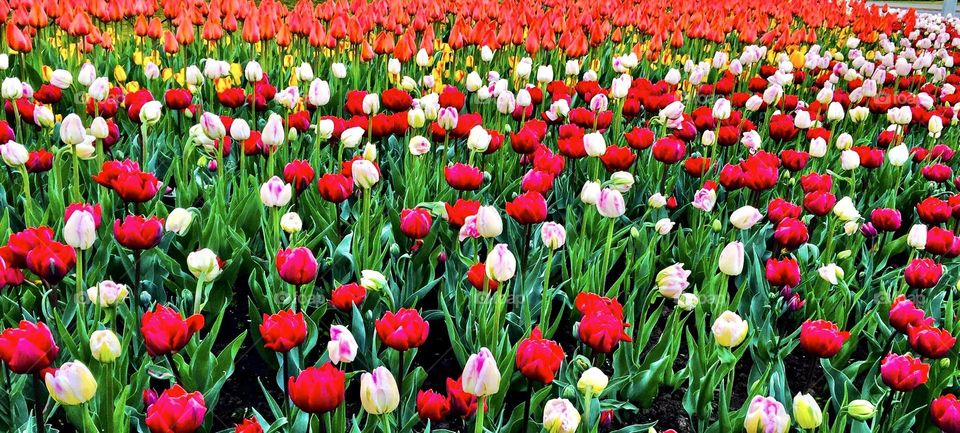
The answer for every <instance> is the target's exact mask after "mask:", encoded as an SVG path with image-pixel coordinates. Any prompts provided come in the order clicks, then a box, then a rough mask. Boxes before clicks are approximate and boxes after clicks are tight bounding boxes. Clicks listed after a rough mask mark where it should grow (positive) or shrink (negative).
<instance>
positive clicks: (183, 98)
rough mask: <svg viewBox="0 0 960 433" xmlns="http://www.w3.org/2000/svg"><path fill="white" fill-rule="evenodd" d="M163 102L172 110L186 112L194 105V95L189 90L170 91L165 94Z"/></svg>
mask: <svg viewBox="0 0 960 433" xmlns="http://www.w3.org/2000/svg"><path fill="white" fill-rule="evenodd" d="M163 101H164V102H165V103H166V104H167V108H169V109H171V110H177V111H179V110H184V109H186V108H187V107H189V106H190V104H193V94H191V93H190V91H189V90H187V89H170V90H167V92H166V93H164V94H163Z"/></svg>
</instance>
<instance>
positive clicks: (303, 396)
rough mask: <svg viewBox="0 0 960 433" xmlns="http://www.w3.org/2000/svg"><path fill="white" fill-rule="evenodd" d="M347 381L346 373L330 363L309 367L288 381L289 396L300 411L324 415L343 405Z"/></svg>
mask: <svg viewBox="0 0 960 433" xmlns="http://www.w3.org/2000/svg"><path fill="white" fill-rule="evenodd" d="M345 380H346V375H345V374H344V372H342V371H340V370H339V369H337V367H335V366H334V365H333V364H331V363H329V362H328V363H326V364H323V365H322V366H320V367H309V368H307V369H305V370H303V371H302V372H300V374H299V375H298V376H296V377H291V378H289V379H287V394H288V395H289V396H290V401H292V402H293V404H294V405H296V406H297V407H298V408H300V410H302V411H304V412H307V413H310V414H317V415H319V414H324V413H327V412H330V411H332V410H334V409H336V408H337V407H339V406H340V405H341V404H342V403H343V399H344V391H345V388H344V385H345ZM364 407H366V406H364Z"/></svg>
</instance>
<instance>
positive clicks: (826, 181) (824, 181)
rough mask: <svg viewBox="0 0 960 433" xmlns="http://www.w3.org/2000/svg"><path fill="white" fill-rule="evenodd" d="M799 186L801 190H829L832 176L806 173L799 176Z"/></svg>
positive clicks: (831, 186)
mask: <svg viewBox="0 0 960 433" xmlns="http://www.w3.org/2000/svg"><path fill="white" fill-rule="evenodd" d="M800 188H802V189H803V192H814V191H823V192H830V190H831V189H833V177H832V176H830V175H829V174H820V173H808V174H805V175H803V176H800Z"/></svg>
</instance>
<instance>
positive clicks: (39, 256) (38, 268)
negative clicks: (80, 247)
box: [26, 241, 77, 285]
mask: <svg viewBox="0 0 960 433" xmlns="http://www.w3.org/2000/svg"><path fill="white" fill-rule="evenodd" d="M26 261H27V269H29V270H30V272H33V273H34V274H35V275H36V276H38V277H40V279H41V280H43V281H45V282H46V283H47V284H51V285H54V284H58V283H60V281H63V277H65V276H67V273H68V272H70V270H72V269H73V266H74V265H75V264H76V263H77V252H76V251H75V250H74V249H73V248H72V247H70V246H69V245H65V244H61V243H60V242H56V241H46V242H41V243H39V244H38V245H36V246H35V247H34V248H33V249H32V250H30V252H29V253H27V257H26Z"/></svg>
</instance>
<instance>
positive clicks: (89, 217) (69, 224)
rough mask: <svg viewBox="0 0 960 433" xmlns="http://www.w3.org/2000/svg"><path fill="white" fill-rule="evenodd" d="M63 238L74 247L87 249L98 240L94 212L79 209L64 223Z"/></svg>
mask: <svg viewBox="0 0 960 433" xmlns="http://www.w3.org/2000/svg"><path fill="white" fill-rule="evenodd" d="M63 240H64V241H65V242H66V243H67V245H70V246H71V247H73V248H76V249H79V250H87V249H90V247H92V246H93V243H94V241H96V240H97V224H96V221H95V220H94V215H93V213H92V212H90V211H87V210H82V209H78V210H75V211H73V212H72V213H70V218H67V221H66V222H65V223H64V224H63Z"/></svg>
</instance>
